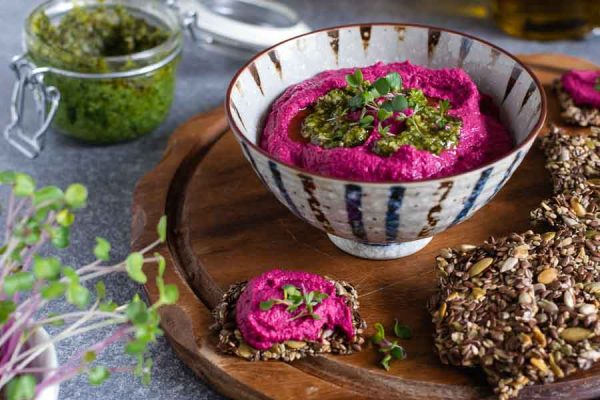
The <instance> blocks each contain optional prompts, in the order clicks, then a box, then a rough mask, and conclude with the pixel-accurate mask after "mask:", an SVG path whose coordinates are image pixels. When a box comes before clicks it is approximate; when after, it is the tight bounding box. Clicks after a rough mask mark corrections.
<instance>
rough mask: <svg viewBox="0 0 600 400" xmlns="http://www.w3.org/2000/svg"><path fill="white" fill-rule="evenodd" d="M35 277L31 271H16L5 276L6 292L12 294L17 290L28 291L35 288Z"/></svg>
mask: <svg viewBox="0 0 600 400" xmlns="http://www.w3.org/2000/svg"><path fill="white" fill-rule="evenodd" d="M34 282H35V277H34V276H33V274H32V273H31V272H25V271H20V272H15V273H12V274H10V275H8V276H7V277H6V278H4V292H5V293H6V294H7V295H9V296H12V295H13V294H15V293H17V292H28V291H30V290H31V289H32V288H33V283H34Z"/></svg>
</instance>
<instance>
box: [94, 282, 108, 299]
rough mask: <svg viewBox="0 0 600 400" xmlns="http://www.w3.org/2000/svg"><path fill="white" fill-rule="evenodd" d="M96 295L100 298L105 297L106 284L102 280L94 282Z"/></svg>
mask: <svg viewBox="0 0 600 400" xmlns="http://www.w3.org/2000/svg"><path fill="white" fill-rule="evenodd" d="M95 286H96V297H97V298H98V299H99V300H102V299H104V298H105V297H106V285H105V284H104V282H103V281H98V282H96V285H95Z"/></svg>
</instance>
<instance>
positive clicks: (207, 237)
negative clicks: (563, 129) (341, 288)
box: [132, 54, 600, 400]
mask: <svg viewBox="0 0 600 400" xmlns="http://www.w3.org/2000/svg"><path fill="white" fill-rule="evenodd" d="M521 59H522V60H523V61H525V62H526V63H527V64H529V65H530V66H532V67H533V68H534V71H535V73H536V74H537V75H538V77H539V78H540V79H541V81H542V82H543V83H544V85H545V89H546V93H547V95H548V97H549V110H548V115H549V118H548V121H549V122H558V121H559V120H558V104H557V102H556V100H555V99H554V96H553V95H552V93H551V91H550V83H551V82H552V80H553V79H555V78H556V77H558V76H559V75H560V74H561V73H562V72H564V71H566V70H568V69H571V68H598V67H596V66H594V65H593V64H590V63H589V62H587V61H585V60H582V59H577V58H573V57H568V56H564V55H558V54H537V55H527V56H522V57H521ZM571 131H573V132H577V131H579V130H576V129H571ZM581 132H585V130H581ZM550 190H551V185H550V180H549V176H548V175H547V173H546V172H545V170H544V159H543V156H542V154H541V151H540V150H539V149H537V147H536V146H534V148H533V149H532V150H531V151H530V153H529V154H528V155H527V157H526V158H525V160H524V162H523V164H522V165H521V166H520V168H519V169H518V170H517V171H516V172H515V174H514V176H513V177H512V178H511V179H510V181H509V182H508V183H507V184H506V186H505V187H504V188H503V189H502V190H501V191H500V192H499V193H498V195H497V196H496V197H495V198H494V200H493V201H492V202H490V203H489V204H488V205H487V206H485V207H484V208H483V209H482V210H481V211H479V212H478V213H476V214H475V215H474V216H473V217H472V218H471V219H470V220H468V221H466V222H464V223H462V224H460V225H457V226H455V227H453V228H451V229H449V230H448V231H446V232H443V233H442V234H440V235H438V236H436V237H435V238H434V239H433V241H432V242H431V243H430V244H429V245H428V246H427V247H426V248H425V249H424V250H422V251H421V252H419V253H417V254H415V255H412V256H410V257H406V258H402V259H399V260H393V261H369V260H363V259H358V258H354V257H352V256H350V255H347V254H345V253H343V252H342V251H341V250H338V249H337V248H335V247H334V245H333V244H332V243H331V242H330V241H329V240H328V239H327V237H326V236H325V234H323V233H322V232H320V231H318V230H317V229H315V228H312V227H311V226H309V225H308V224H306V223H304V222H302V221H300V220H299V219H297V218H296V217H294V216H293V215H292V214H291V213H290V212H288V211H287V210H286V209H285V208H284V207H283V206H282V205H281V204H280V203H279V202H278V201H277V200H276V199H275V197H273V196H272V195H271V194H270V193H269V192H268V190H267V189H266V188H265V187H264V186H263V185H262V184H261V183H260V181H259V180H258V178H257V177H256V176H255V175H254V172H253V171H252V169H251V168H250V166H249V165H248V163H247V162H246V160H245V159H244V158H243V156H242V153H241V151H240V149H239V146H238V144H237V143H236V142H235V139H234V137H233V135H232V133H231V132H228V131H227V123H226V120H225V116H224V112H223V110H222V109H221V108H219V109H215V110H213V111H210V112H208V113H204V114H200V115H198V116H197V117H195V118H192V119H191V120H190V121H188V122H186V123H185V124H184V125H182V126H181V127H180V128H179V129H178V130H177V131H176V132H175V133H174V134H173V135H172V137H171V139H170V141H169V144H168V147H167V150H166V152H165V155H164V157H163V159H162V161H161V162H160V163H159V165H158V166H157V167H156V168H155V169H154V170H153V171H151V172H150V173H148V174H147V175H146V176H145V177H144V178H142V179H141V180H140V182H139V183H138V185H137V187H136V191H135V195H134V204H133V223H132V224H133V225H132V237H133V243H132V247H133V249H134V250H139V249H141V248H143V247H144V246H145V245H147V244H148V243H150V242H152V241H153V240H154V238H155V235H156V231H155V225H156V223H157V221H158V219H159V217H160V216H161V215H163V214H166V215H167V217H168V221H169V228H168V240H167V243H166V244H165V245H164V246H163V247H162V248H160V253H161V254H162V255H163V256H164V257H165V258H166V259H167V261H168V269H167V273H166V276H165V278H166V280H167V282H168V283H174V284H176V285H177V286H178V287H179V289H180V293H181V296H180V300H179V302H178V304H177V305H174V306H169V307H166V308H163V309H162V310H161V316H162V319H163V323H162V325H163V329H164V331H165V333H166V335H167V338H168V340H169V341H170V343H171V344H172V346H173V348H174V349H175V351H176V353H177V355H178V356H179V357H180V358H181V359H182V360H183V361H184V362H185V363H186V364H187V365H188V366H189V367H190V368H191V369H192V370H193V371H194V372H195V373H196V374H197V375H198V376H199V377H201V378H202V379H204V380H205V381H207V382H208V383H209V384H211V385H212V386H213V387H214V388H215V389H216V390H218V391H219V392H221V393H223V394H225V395H227V396H229V397H232V398H238V399H362V398H386V399H403V400H409V399H423V400H425V399H427V400H429V399H478V398H487V397H491V390H490V389H489V388H488V387H487V385H486V383H485V380H484V378H483V375H482V373H480V372H478V371H477V370H476V369H466V368H465V369H461V368H455V367H449V366H446V365H443V364H441V363H440V362H439V361H438V358H437V356H436V355H435V354H434V352H433V350H432V349H433V340H432V332H433V329H432V328H433V326H432V324H431V318H430V316H429V314H428V313H427V311H426V309H425V304H426V301H427V298H428V297H429V296H430V295H431V294H432V293H433V291H434V289H435V275H434V258H435V256H436V255H437V254H438V251H439V249H440V248H442V247H451V246H455V245H459V244H461V243H473V244H478V243H480V242H482V241H483V240H485V239H486V238H487V237H489V236H490V235H495V236H502V235H504V234H507V233H509V232H512V231H517V232H519V231H524V230H527V229H528V228H529V222H528V214H529V210H531V209H532V208H534V207H535V206H537V205H538V203H539V202H540V201H541V200H543V199H544V198H546V197H548V196H550V194H551V192H550ZM273 268H287V269H298V270H305V271H310V272H315V273H319V274H323V275H327V276H330V277H333V278H336V279H342V280H347V281H349V282H352V283H353V284H354V285H355V286H356V287H357V288H358V290H359V296H360V302H361V310H362V311H361V314H362V316H363V317H364V318H365V319H366V321H367V323H368V324H369V326H370V328H369V329H368V330H367V334H369V335H370V334H371V333H372V331H371V329H372V328H371V326H372V325H373V323H375V322H381V323H383V324H384V326H386V327H387V328H388V329H391V327H392V325H393V322H394V319H395V318H398V319H399V320H400V321H402V323H404V324H406V325H408V326H410V327H411V329H412V330H413V338H412V339H411V340H406V341H403V342H402V345H403V346H404V347H405V348H406V350H407V352H408V358H407V359H406V360H404V361H402V362H395V363H393V365H392V368H391V369H390V371H389V372H385V371H384V370H383V369H381V368H380V367H379V364H378V357H379V355H378V354H377V352H376V351H375V349H373V348H372V347H371V346H368V347H366V348H365V349H364V350H363V351H362V352H360V353H358V354H354V355H351V356H324V357H316V358H312V359H305V360H300V361H295V362H293V363H291V364H285V363H282V362H254V363H251V362H247V361H244V360H241V359H238V358H235V357H232V356H223V355H221V354H219V353H217V352H216V350H215V343H216V335H215V334H214V333H213V332H211V331H210V329H209V327H210V325H211V324H212V318H211V314H210V310H211V309H212V307H213V306H214V305H215V304H216V303H217V302H218V301H219V299H220V297H221V295H222V293H223V291H224V290H226V288H227V287H228V286H229V285H230V284H232V283H234V282H237V281H240V280H245V279H248V278H250V277H253V276H255V275H257V274H260V273H262V272H264V271H267V270H270V269H273ZM148 275H149V280H148V282H149V283H148V284H147V285H146V286H145V290H146V293H147V295H148V297H149V299H150V300H151V301H155V300H156V298H157V290H156V287H155V286H154V285H153V282H154V279H153V278H154V276H155V271H154V270H152V269H150V270H149V271H148ZM599 397H600V367H596V368H593V369H592V370H590V371H587V372H585V373H579V374H576V375H573V376H571V377H569V378H568V379H565V380H562V381H560V382H557V383H554V384H551V385H545V386H530V387H528V388H526V389H525V390H523V393H522V395H521V398H523V399H558V398H569V399H573V400H574V399H593V398H599Z"/></svg>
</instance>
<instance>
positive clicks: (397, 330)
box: [394, 320, 412, 339]
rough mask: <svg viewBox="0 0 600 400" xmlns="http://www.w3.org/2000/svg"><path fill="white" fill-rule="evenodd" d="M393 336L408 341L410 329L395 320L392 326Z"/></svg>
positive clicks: (410, 334) (410, 333) (410, 335)
mask: <svg viewBox="0 0 600 400" xmlns="http://www.w3.org/2000/svg"><path fill="white" fill-rule="evenodd" d="M394 334H395V335H396V337H398V338H400V339H410V338H411V337H412V332H411V331H410V328H409V327H407V326H404V325H402V324H401V323H399V322H398V320H396V322H395V324H394Z"/></svg>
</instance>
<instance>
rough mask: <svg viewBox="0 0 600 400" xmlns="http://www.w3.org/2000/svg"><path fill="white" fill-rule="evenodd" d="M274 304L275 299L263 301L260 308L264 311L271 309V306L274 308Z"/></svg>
mask: <svg viewBox="0 0 600 400" xmlns="http://www.w3.org/2000/svg"><path fill="white" fill-rule="evenodd" d="M274 305H275V301H273V300H269V301H261V302H260V309H261V310H262V311H269V310H270V309H271V308H273V306H274Z"/></svg>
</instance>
